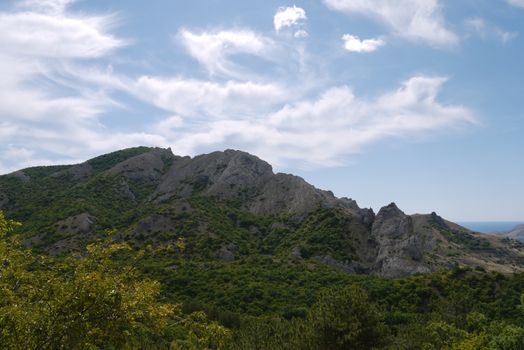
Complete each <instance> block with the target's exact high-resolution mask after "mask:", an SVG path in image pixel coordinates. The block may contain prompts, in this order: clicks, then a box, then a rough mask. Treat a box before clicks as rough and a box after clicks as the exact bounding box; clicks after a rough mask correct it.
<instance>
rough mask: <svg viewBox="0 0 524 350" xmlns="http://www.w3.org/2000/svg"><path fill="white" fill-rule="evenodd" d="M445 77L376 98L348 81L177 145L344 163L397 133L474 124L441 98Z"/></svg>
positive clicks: (179, 139) (211, 127) (190, 135)
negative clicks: (359, 93)
mask: <svg viewBox="0 0 524 350" xmlns="http://www.w3.org/2000/svg"><path fill="white" fill-rule="evenodd" d="M445 81H446V78H442V77H426V76H416V77H413V78H411V79H409V80H408V81H406V82H404V83H402V85H401V87H400V88H399V89H397V90H395V91H392V92H389V93H386V94H383V95H381V96H378V97H377V98H375V99H372V100H366V99H363V98H359V97H357V96H355V95H354V94H353V92H352V90H351V89H350V88H349V87H347V86H340V87H334V88H330V89H328V90H326V91H324V92H323V93H322V94H321V95H320V96H319V97H318V98H317V99H314V100H303V101H299V102H296V103H293V104H289V105H286V106H285V107H283V108H281V109H280V110H278V111H275V112H273V113H269V114H267V115H266V116H265V117H264V118H258V119H249V120H235V119H223V120H218V121H215V122H212V123H209V124H208V125H207V127H206V128H204V129H205V130H203V129H202V128H199V129H198V130H196V129H194V130H191V131H190V132H187V131H183V132H182V131H181V132H179V133H177V134H176V137H175V140H176V141H174V147H175V148H176V149H180V150H184V151H185V152H186V153H195V152H198V151H204V150H209V149H213V148H216V147H221V146H223V145H224V144H225V143H226V142H227V144H228V146H231V145H232V144H234V145H235V146H237V147H240V146H241V147H242V148H244V149H247V150H249V151H252V152H255V153H256V154H259V155H261V156H263V157H264V158H266V159H268V160H271V161H272V162H274V163H275V164H286V163H288V162H293V161H295V162H298V163H300V164H303V165H311V166H329V165H337V164H340V162H341V159H342V158H343V157H344V156H346V155H349V154H354V153H357V152H360V151H362V150H364V149H365V148H366V147H367V146H369V145H371V144H373V143H376V142H379V141H381V140H384V139H387V138H392V137H397V138H398V137H407V136H413V135H417V136H418V137H421V136H422V135H424V134H426V135H429V134H433V133H435V132H438V131H439V130H440V131H448V130H449V129H450V128H454V127H457V126H459V125H461V124H470V123H475V118H474V116H473V114H472V112H471V111H470V110H468V109H467V108H465V107H462V106H457V105H446V104H443V103H440V102H438V101H437V97H438V94H439V92H440V90H441V87H442V84H443V83H444V82H445Z"/></svg>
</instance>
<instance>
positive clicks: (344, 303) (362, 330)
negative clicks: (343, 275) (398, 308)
mask: <svg viewBox="0 0 524 350" xmlns="http://www.w3.org/2000/svg"><path fill="white" fill-rule="evenodd" d="M307 322H308V327H309V329H310V331H309V335H310V339H309V341H308V344H306V347H307V348H312V349H326V350H328V349H329V350H330V349H374V348H379V347H380V346H382V345H384V344H385V343H386V342H387V339H388V333H387V327H386V325H385V324H384V315H383V314H382V312H381V311H380V310H379V308H378V306H377V305H376V304H374V303H372V302H370V301H369V298H368V295H367V294H366V292H365V291H364V290H363V289H361V288H358V287H356V286H350V287H347V288H344V289H342V290H338V289H329V290H327V291H325V292H324V293H322V295H321V296H320V299H319V301H318V302H317V303H316V304H315V305H314V306H313V307H312V309H311V311H310V312H309V315H308V318H307Z"/></svg>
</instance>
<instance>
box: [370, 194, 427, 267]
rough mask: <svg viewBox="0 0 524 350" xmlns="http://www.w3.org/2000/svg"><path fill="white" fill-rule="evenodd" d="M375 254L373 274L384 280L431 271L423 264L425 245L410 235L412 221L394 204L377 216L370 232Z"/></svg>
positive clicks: (412, 231) (419, 239)
mask: <svg viewBox="0 0 524 350" xmlns="http://www.w3.org/2000/svg"><path fill="white" fill-rule="evenodd" d="M371 237H372V238H373V239H374V240H375V241H376V242H377V246H378V250H377V256H376V260H375V264H374V267H373V270H374V271H376V272H377V273H378V274H380V275H384V276H391V277H396V276H404V275H411V274H414V273H426V272H430V271H431V269H430V268H429V267H428V265H427V264H426V263H425V262H424V252H425V250H426V247H425V246H426V244H425V241H424V239H423V237H421V236H420V235H417V234H416V233H415V232H414V227H413V220H412V218H411V217H410V216H407V215H406V214H404V212H402V211H401V210H400V209H399V208H398V207H397V206H396V205H395V203H391V204H390V205H388V206H386V207H383V208H382V209H380V211H379V212H378V214H377V216H376V218H375V221H374V222H373V226H372V229H371Z"/></svg>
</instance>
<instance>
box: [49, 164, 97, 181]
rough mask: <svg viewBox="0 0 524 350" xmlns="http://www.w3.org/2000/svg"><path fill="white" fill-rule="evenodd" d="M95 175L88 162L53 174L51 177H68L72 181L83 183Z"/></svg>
mask: <svg viewBox="0 0 524 350" xmlns="http://www.w3.org/2000/svg"><path fill="white" fill-rule="evenodd" d="M92 174H93V167H92V166H91V164H89V163H88V162H85V163H81V164H76V165H73V166H71V167H69V168H67V169H64V170H60V171H57V172H56V173H53V174H51V175H50V176H51V177H54V178H60V177H68V178H70V179H71V180H75V181H82V180H86V179H88V178H89V177H90V176H91V175H92Z"/></svg>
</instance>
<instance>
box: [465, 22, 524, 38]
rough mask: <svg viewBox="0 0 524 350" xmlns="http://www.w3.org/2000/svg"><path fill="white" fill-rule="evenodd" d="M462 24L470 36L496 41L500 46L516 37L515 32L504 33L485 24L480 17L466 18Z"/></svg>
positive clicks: (493, 26)
mask: <svg viewBox="0 0 524 350" xmlns="http://www.w3.org/2000/svg"><path fill="white" fill-rule="evenodd" d="M464 24H465V26H466V28H467V29H468V30H469V32H470V33H471V34H475V35H477V36H479V37H480V38H482V39H496V40H498V41H500V42H501V43H502V44H506V43H508V42H509V41H511V40H513V39H515V38H516V37H517V36H518V33H517V32H508V31H505V30H503V29H501V28H499V27H498V26H496V25H493V24H490V23H488V22H486V21H485V20H484V19H483V18H481V17H470V18H467V19H466V20H465V21H464Z"/></svg>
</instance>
